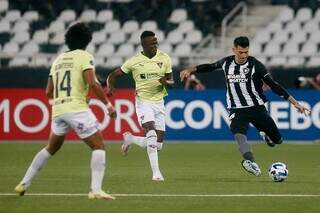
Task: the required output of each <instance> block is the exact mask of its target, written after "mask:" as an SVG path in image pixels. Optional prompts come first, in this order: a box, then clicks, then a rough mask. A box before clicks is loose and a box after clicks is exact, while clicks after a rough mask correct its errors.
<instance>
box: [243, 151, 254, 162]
mask: <svg viewBox="0 0 320 213" xmlns="http://www.w3.org/2000/svg"><path fill="white" fill-rule="evenodd" d="M242 156H243V158H244V159H246V160H250V161H252V162H254V157H253V153H252V152H246V153H244V154H243V155H242Z"/></svg>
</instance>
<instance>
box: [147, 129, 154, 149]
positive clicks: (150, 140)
mask: <svg viewBox="0 0 320 213" xmlns="http://www.w3.org/2000/svg"><path fill="white" fill-rule="evenodd" d="M146 139H147V146H148V148H152V149H157V133H156V131H155V130H150V131H148V132H147V134H146Z"/></svg>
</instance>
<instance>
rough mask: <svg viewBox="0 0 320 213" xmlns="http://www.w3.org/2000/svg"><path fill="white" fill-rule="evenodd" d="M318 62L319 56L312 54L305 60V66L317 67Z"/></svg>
mask: <svg viewBox="0 0 320 213" xmlns="http://www.w3.org/2000/svg"><path fill="white" fill-rule="evenodd" d="M319 64H320V56H313V57H311V58H310V59H309V60H308V61H307V63H306V66H307V67H319Z"/></svg>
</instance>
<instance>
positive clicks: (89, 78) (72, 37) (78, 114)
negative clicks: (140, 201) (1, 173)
mask: <svg viewBox="0 0 320 213" xmlns="http://www.w3.org/2000/svg"><path fill="white" fill-rule="evenodd" d="M91 39H92V35H91V32H90V30H89V28H88V27H87V26H86V25H85V24H83V23H76V24H74V25H72V26H71V27H70V28H69V29H68V31H67V32H66V34H65V42H66V45H67V46H68V48H69V49H70V50H69V51H68V52H65V53H62V54H60V55H59V56H58V57H57V58H56V59H55V61H54V62H53V64H52V67H51V70H50V74H49V78H48V83H47V88H46V93H47V96H48V98H50V99H53V102H52V122H51V133H50V136H49V142H48V145H47V146H46V147H45V148H43V149H42V150H41V151H40V152H38V153H37V154H36V156H35V157H34V159H33V161H32V163H31V165H30V166H29V168H28V170H27V172H26V174H25V176H24V177H23V179H22V181H21V182H20V183H19V184H18V185H17V186H16V187H15V191H16V192H17V193H18V194H19V195H20V196H22V195H24V193H25V192H26V189H27V188H28V187H29V186H30V185H31V181H32V180H33V178H34V177H35V175H36V174H37V173H38V172H39V171H40V170H41V168H43V167H44V165H45V164H46V162H47V161H48V159H49V158H51V156H53V155H54V154H55V153H56V152H57V151H58V150H59V149H60V148H61V146H62V144H63V142H64V138H65V135H66V134H67V133H68V132H69V130H70V129H74V130H75V132H76V133H77V134H78V136H79V137H80V138H81V139H82V140H83V141H84V142H85V143H86V144H87V145H88V146H89V147H90V148H91V149H92V156H91V191H90V192H89V195H88V197H89V199H106V200H113V199H114V197H113V196H111V195H109V194H107V193H105V192H104V191H103V190H102V189H101V185H102V180H103V176H104V172H105V164H106V160H105V158H106V153H105V148H104V144H103V138H102V134H101V132H100V130H99V124H98V121H97V119H96V117H95V115H94V114H93V113H92V112H91V110H90V108H89V107H88V103H87V100H86V97H87V94H88V91H89V89H90V90H91V91H92V92H93V93H94V94H95V95H96V96H97V98H98V99H99V100H100V101H102V102H103V103H104V104H105V105H106V107H107V110H108V113H109V116H110V117H112V118H115V117H116V115H117V114H116V111H115V109H114V107H113V106H112V104H111V103H110V102H109V100H108V99H107V98H106V97H105V94H104V92H103V89H102V87H101V86H100V84H99V83H98V81H97V79H96V75H95V68H94V64H93V56H92V55H91V54H90V53H88V52H86V51H85V49H86V47H87V45H88V44H89V42H90V41H91Z"/></svg>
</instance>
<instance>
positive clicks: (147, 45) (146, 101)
mask: <svg viewBox="0 0 320 213" xmlns="http://www.w3.org/2000/svg"><path fill="white" fill-rule="evenodd" d="M140 40H141V45H142V48H143V51H142V52H140V53H138V54H137V55H135V56H133V57H131V58H130V59H128V60H127V61H126V62H125V63H124V64H123V65H122V66H121V67H120V68H118V69H116V70H115V71H114V72H112V73H111V74H110V75H109V76H108V79H107V94H108V95H109V96H111V95H113V93H114V84H115V82H116V79H117V78H118V77H120V76H122V75H124V74H129V73H131V74H132V78H133V80H134V81H135V89H136V103H135V106H136V113H137V117H138V120H139V123H140V124H141V126H142V127H143V129H144V132H145V137H139V136H134V135H132V134H131V133H130V132H126V133H124V134H123V136H124V143H123V144H122V146H121V150H122V153H123V154H124V155H127V153H128V151H129V147H130V145H131V144H132V143H134V144H136V145H138V146H140V147H143V148H145V147H146V149H147V153H148V156H149V161H150V166H151V169H152V180H154V181H163V180H164V178H163V176H162V174H161V172H160V169H159V163H158V150H161V149H162V142H163V138H164V133H165V108H164V100H163V97H164V96H166V95H167V94H168V93H167V89H166V87H167V85H172V84H173V80H172V67H171V59H170V57H169V56H168V55H167V54H166V53H164V52H162V51H161V50H158V41H157V38H156V36H155V34H154V33H153V32H151V31H144V32H143V33H142V34H141V36H140Z"/></svg>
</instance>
